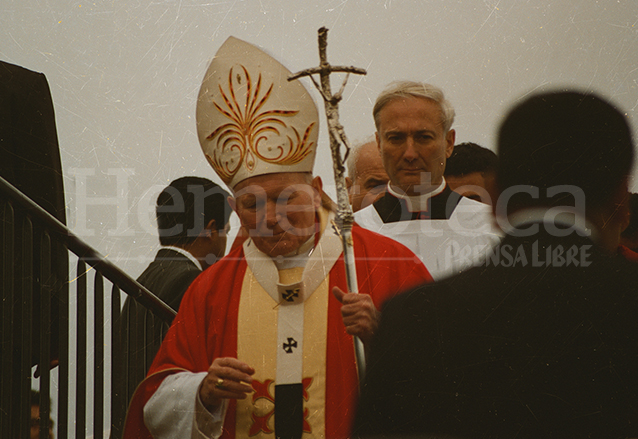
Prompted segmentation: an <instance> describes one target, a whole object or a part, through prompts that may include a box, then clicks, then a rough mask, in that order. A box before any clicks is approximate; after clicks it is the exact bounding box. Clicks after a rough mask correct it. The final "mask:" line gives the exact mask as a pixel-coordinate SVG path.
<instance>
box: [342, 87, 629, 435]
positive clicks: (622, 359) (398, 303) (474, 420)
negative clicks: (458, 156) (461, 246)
mask: <svg viewBox="0 0 638 439" xmlns="http://www.w3.org/2000/svg"><path fill="white" fill-rule="evenodd" d="M497 152H498V158H499V166H498V172H497V184H498V188H499V191H500V194H501V195H500V198H499V204H500V205H497V207H496V208H495V213H496V216H497V219H498V220H499V224H500V225H501V227H502V228H503V229H504V231H505V232H506V236H505V238H504V239H503V241H502V242H501V244H500V245H498V246H497V247H496V248H495V249H494V250H493V252H492V254H491V255H490V256H489V257H488V259H487V260H486V261H485V262H484V263H483V265H482V266H479V267H475V268H472V269H470V270H468V271H466V272H465V273H462V274H460V275H458V276H454V277H451V278H449V279H446V280H445V281H442V282H439V283H434V284H431V285H429V286H427V285H426V286H423V287H421V288H419V289H416V290H413V291H411V292H408V293H404V294H403V295H400V296H397V297H396V298H393V299H391V300H390V301H389V302H387V304H386V306H385V307H384V308H383V310H382V314H381V322H380V325H379V330H378V332H377V337H376V339H375V340H374V344H373V345H372V351H371V352H370V355H369V357H368V365H369V369H368V371H367V374H366V383H365V384H364V386H363V388H362V392H361V398H360V405H359V408H358V412H357V415H356V421H355V431H354V434H353V436H355V437H356V436H370V437H390V436H400V437H404V436H405V435H411V434H412V435H414V434H419V435H425V436H428V435H429V436H434V437H439V436H441V435H451V436H454V437H463V438H467V437H472V438H474V437H490V438H513V437H516V438H550V437H551V438H558V437H561V438H562V437H601V438H602V437H605V438H607V437H609V438H612V437H613V438H619V437H637V436H638V374H636V362H637V360H638V319H637V318H636V315H637V314H638V294H636V292H637V291H638V276H636V266H635V263H632V262H629V261H627V260H625V259H624V258H622V257H621V256H618V255H617V254H616V252H617V247H618V242H619V236H620V231H621V230H622V227H623V226H624V221H625V213H624V211H625V208H626V206H625V203H626V200H627V193H628V181H629V175H630V173H631V170H632V163H633V157H634V144H633V141H632V138H631V131H630V129H629V126H628V123H627V120H626V119H625V117H624V116H623V114H622V113H621V112H619V111H618V110H617V109H615V108H614V107H613V106H612V105H610V104H609V103H607V102H606V101H604V100H603V99H601V98H599V97H597V96H595V95H592V94H591V93H586V94H584V93H576V92H556V93H547V94H541V95H537V96H534V97H531V98H528V99H526V100H524V101H522V103H520V104H519V105H517V106H516V107H515V108H514V109H513V110H512V111H511V112H510V113H509V114H508V115H507V117H506V118H505V120H504V122H503V123H502V125H501V127H500V131H499V138H498V151H497Z"/></svg>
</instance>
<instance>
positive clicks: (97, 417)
mask: <svg viewBox="0 0 638 439" xmlns="http://www.w3.org/2000/svg"><path fill="white" fill-rule="evenodd" d="M93 297H94V298H95V300H94V303H93V309H94V313H93V314H94V319H93V325H94V329H93V336H94V339H93V346H94V347H95V350H94V352H95V355H94V360H93V368H94V381H93V400H94V402H93V437H94V438H95V439H102V437H103V436H104V280H103V279H102V275H101V274H100V273H99V272H97V271H96V272H95V279H94V290H93Z"/></svg>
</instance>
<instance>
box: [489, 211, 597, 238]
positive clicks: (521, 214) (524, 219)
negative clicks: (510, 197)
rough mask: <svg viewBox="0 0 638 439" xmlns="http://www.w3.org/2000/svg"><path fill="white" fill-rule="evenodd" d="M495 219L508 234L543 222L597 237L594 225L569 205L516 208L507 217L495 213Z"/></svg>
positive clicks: (580, 234) (579, 233)
mask: <svg viewBox="0 0 638 439" xmlns="http://www.w3.org/2000/svg"><path fill="white" fill-rule="evenodd" d="M496 221H497V223H498V225H499V226H500V227H501V229H502V230H503V231H504V232H505V233H508V234H510V233H511V232H512V231H513V230H514V229H518V228H522V226H525V225H527V224H532V223H543V224H551V225H560V226H564V227H568V228H571V229H573V230H576V233H578V235H579V236H589V237H590V239H591V240H592V241H596V240H597V239H598V231H597V229H596V227H595V226H594V225H593V224H592V223H591V222H589V221H588V220H587V218H585V216H584V215H582V214H581V213H580V212H578V211H577V210H576V209H575V208H573V207H569V206H557V207H551V208H550V207H530V208H526V209H521V210H517V211H516V212H514V213H512V214H510V215H508V216H507V218H504V217H503V216H500V215H497V217H496ZM550 232H551V231H550Z"/></svg>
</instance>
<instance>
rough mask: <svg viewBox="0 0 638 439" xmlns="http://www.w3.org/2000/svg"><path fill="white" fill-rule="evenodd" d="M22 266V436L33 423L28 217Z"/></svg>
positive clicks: (31, 261)
mask: <svg viewBox="0 0 638 439" xmlns="http://www.w3.org/2000/svg"><path fill="white" fill-rule="evenodd" d="M20 263H21V264H22V267H21V272H22V274H21V277H22V279H21V281H22V282H21V293H20V300H21V301H22V309H21V312H22V316H21V323H22V325H21V326H22V328H21V333H20V348H21V358H20V375H19V376H18V377H17V378H18V385H19V387H20V391H19V395H20V397H19V405H18V407H19V410H20V415H19V418H18V419H20V437H27V436H28V435H29V426H30V423H31V402H30V401H31V360H32V358H33V349H32V342H33V338H32V328H33V315H32V314H33V224H31V220H30V219H29V218H28V217H24V219H23V221H22V258H21V261H20Z"/></svg>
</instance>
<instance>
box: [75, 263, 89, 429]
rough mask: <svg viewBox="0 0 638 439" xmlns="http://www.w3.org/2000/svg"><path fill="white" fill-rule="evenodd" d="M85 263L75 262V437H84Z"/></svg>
mask: <svg viewBox="0 0 638 439" xmlns="http://www.w3.org/2000/svg"><path fill="white" fill-rule="evenodd" d="M86 271H87V270H86V263H85V262H84V260H83V259H79V260H78V264H77V277H76V285H77V306H78V312H77V325H76V327H77V351H76V379H75V400H76V406H75V437H76V438H78V439H79V438H83V437H86V282H87V281H86V277H87V275H86Z"/></svg>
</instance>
